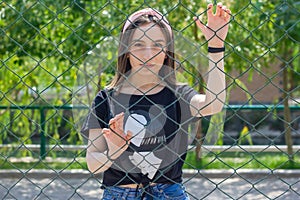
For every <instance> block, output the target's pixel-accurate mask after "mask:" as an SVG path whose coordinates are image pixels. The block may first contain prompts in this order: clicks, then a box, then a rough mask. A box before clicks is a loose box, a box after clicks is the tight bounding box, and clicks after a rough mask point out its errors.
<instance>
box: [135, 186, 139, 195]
mask: <svg viewBox="0 0 300 200" xmlns="http://www.w3.org/2000/svg"><path fill="white" fill-rule="evenodd" d="M139 188H140V185H139V184H137V186H136V189H135V197H137V194H138V191H139Z"/></svg>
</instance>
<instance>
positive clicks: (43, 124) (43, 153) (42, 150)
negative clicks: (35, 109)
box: [40, 106, 46, 159]
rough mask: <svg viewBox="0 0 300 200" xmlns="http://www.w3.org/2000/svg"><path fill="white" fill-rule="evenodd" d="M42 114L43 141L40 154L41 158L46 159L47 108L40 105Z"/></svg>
mask: <svg viewBox="0 0 300 200" xmlns="http://www.w3.org/2000/svg"><path fill="white" fill-rule="evenodd" d="M40 115H41V122H40V124H41V133H40V137H41V142H40V156H41V159H45V157H46V137H45V122H46V120H45V108H44V107H43V106H42V107H40Z"/></svg>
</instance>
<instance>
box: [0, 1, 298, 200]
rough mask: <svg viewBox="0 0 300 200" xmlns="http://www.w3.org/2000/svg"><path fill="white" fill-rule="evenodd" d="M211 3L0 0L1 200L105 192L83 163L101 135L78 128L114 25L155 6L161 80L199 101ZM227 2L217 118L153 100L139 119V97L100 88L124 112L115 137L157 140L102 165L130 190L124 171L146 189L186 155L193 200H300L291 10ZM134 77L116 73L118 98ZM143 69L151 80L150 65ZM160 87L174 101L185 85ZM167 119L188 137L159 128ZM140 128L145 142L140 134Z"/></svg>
mask: <svg viewBox="0 0 300 200" xmlns="http://www.w3.org/2000/svg"><path fill="white" fill-rule="evenodd" d="M208 3H213V4H214V5H216V4H217V2H216V1H200V0H189V1H188V0H182V1H179V0H178V1H168V0H158V1H134V0H126V1H121V2H120V1H106V0H98V1H82V0H73V1H51V0H36V1H35V0H29V1H23V0H11V1H0V34H1V43H0V51H1V53H0V58H1V64H0V199H99V198H101V194H102V193H103V190H102V189H100V187H101V185H103V173H102V172H101V173H97V174H96V173H94V172H93V171H97V170H98V169H100V168H101V167H103V166H101V165H98V166H97V167H96V168H93V170H91V168H88V166H87V162H86V157H85V156H86V150H87V148H88V147H91V146H93V145H94V144H96V141H97V140H101V138H102V139H103V135H102V133H101V132H100V131H99V130H100V129H99V128H100V127H93V129H95V128H97V129H96V130H97V131H98V132H96V135H99V136H97V137H94V138H93V139H91V137H90V138H89V137H88V134H87V135H86V134H82V133H81V128H82V127H83V126H84V122H85V120H86V117H87V116H88V114H89V113H90V112H91V111H93V109H94V108H95V107H96V110H97V105H98V106H99V104H102V102H98V104H97V105H96V106H95V104H94V107H93V106H92V105H93V102H94V99H95V97H96V94H97V93H98V92H99V91H100V90H102V89H103V88H105V87H106V86H107V85H108V84H109V83H110V82H111V81H112V80H113V77H114V74H115V73H116V72H117V68H116V66H117V65H118V63H117V60H118V57H119V56H121V55H120V54H118V48H119V43H120V42H121V40H120V34H121V30H122V26H123V24H124V23H125V22H126V20H127V19H128V17H129V16H130V15H131V14H132V13H134V12H135V11H137V10H140V9H143V8H153V9H157V10H158V11H160V12H161V13H162V14H163V16H164V17H166V18H167V19H168V21H169V23H170V25H171V27H172V29H173V33H174V36H173V42H174V52H171V53H174V58H175V61H174V60H173V61H174V62H175V69H176V70H175V71H176V74H175V75H174V74H173V73H172V72H168V73H167V74H165V78H166V77H171V76H176V80H177V81H178V82H181V83H186V84H187V85H189V86H190V87H192V88H194V90H195V91H197V92H199V93H203V94H204V93H208V92H211V91H210V88H209V87H208V84H207V81H208V78H209V76H210V74H213V73H215V72H213V71H215V70H217V69H218V65H219V64H220V62H222V61H221V60H222V59H221V60H219V61H218V62H215V63H214V65H215V67H213V68H212V69H209V67H208V63H209V62H210V63H211V62H213V61H212V60H211V58H209V56H208V52H207V47H208V42H207V41H206V40H205V38H204V36H203V34H202V33H201V31H200V29H199V28H197V26H196V24H195V22H194V20H193V17H194V16H197V17H198V18H199V19H200V20H201V21H203V22H204V23H206V21H207V14H206V12H207V4H208ZM223 5H226V6H227V7H228V8H230V10H231V14H230V21H229V33H228V37H227V38H226V41H225V49H226V50H225V52H224V57H223V59H224V63H225V70H223V71H222V72H221V73H219V75H220V74H221V76H224V75H225V78H226V87H225V89H223V90H222V91H219V93H217V94H214V96H215V97H214V98H215V101H219V102H220V101H221V96H222V94H223V93H224V92H226V93H227V95H226V100H225V99H224V102H222V104H224V107H223V110H222V111H221V112H219V113H217V114H213V115H208V116H203V117H201V118H199V119H198V120H194V119H192V117H188V118H186V119H185V121H180V120H177V119H174V118H172V117H170V116H169V115H168V113H165V112H167V111H166V110H168V109H169V110H170V109H173V108H174V107H175V108H174V109H175V110H176V109H178V108H177V107H178V103H176V101H174V102H171V103H169V104H167V105H157V104H155V102H152V103H153V105H154V106H152V107H151V109H149V111H148V112H147V114H145V115H142V114H141V113H142V111H141V113H130V111H132V110H134V109H136V108H134V106H136V104H138V103H139V101H138V100H132V98H133V99H134V98H136V96H139V95H130V97H128V98H127V97H126V98H125V97H124V94H123V97H122V98H121V97H120V96H122V93H121V94H117V93H114V94H110V93H107V95H108V97H109V99H110V101H109V104H108V105H109V106H110V105H113V107H114V108H113V109H112V110H111V111H112V112H113V111H116V112H117V113H118V112H119V111H120V110H124V112H125V114H124V115H125V119H126V120H125V119H124V124H125V125H124V128H125V130H127V125H128V124H129V125H128V126H130V123H133V124H134V125H135V130H136V131H137V133H138V134H139V137H133V138H132V139H131V143H133V144H134V145H135V148H137V147H139V146H140V145H141V144H143V145H144V147H145V149H147V147H148V146H147V145H149V144H154V143H155V144H158V145H156V146H155V148H154V149H153V148H152V149H151V150H149V149H148V150H145V149H143V150H142V152H140V153H137V152H133V151H132V149H131V148H132V146H129V147H128V149H129V150H127V151H124V152H123V154H121V155H120V156H121V157H119V159H118V160H115V159H114V160H113V161H111V160H107V161H106V162H113V163H114V164H113V165H112V168H114V169H118V170H120V171H122V174H123V175H124V177H122V178H123V179H126V180H127V179H129V180H131V181H133V182H134V180H136V179H135V178H134V176H133V175H134V174H144V176H147V177H148V178H153V179H152V180H154V181H153V182H155V180H160V178H163V177H164V176H166V172H167V171H168V170H169V169H170V166H171V167H172V166H173V164H174V163H176V162H178V161H182V162H183V185H184V186H185V187H186V191H187V194H188V195H189V197H190V199H300V192H299V191H300V178H299V177H300V172H299V169H300V156H299V155H300V150H299V149H300V128H299V127H300V117H299V116H300V111H299V110H300V102H299V99H300V90H299V85H300V84H299V83H300V76H299V72H300V56H299V47H300V45H299V41H300V22H299V21H300V15H299V13H300V2H299V1H297V0H272V1H267V0H254V1H251V0H245V1H234V0H227V1H224V2H223ZM141 30H142V29H141ZM141 30H140V31H141ZM166 31H169V30H166ZM144 36H146V37H147V33H145V34H144ZM148 39H149V40H150V43H151V42H153V43H154V42H155V43H157V41H153V40H152V39H151V38H150V37H149V38H148ZM138 48H139V47H138ZM155 48H157V49H159V48H161V46H155ZM153 51H154V50H153ZM160 53H161V50H160V51H158V52H157V55H159V54H160ZM123 54H126V52H123ZM157 55H155V56H157ZM131 56H132V54H131ZM135 58H136V57H135ZM151 59H153V57H151V58H149V60H151ZM136 60H138V58H136ZM166 71H168V70H167V69H166ZM219 72H220V71H219ZM138 73H139V71H138V70H137V71H136V72H133V73H131V74H130V73H129V74H124V76H123V77H121V79H124V80H125V81H124V84H123V85H122V86H123V87H124V88H125V89H124V91H126V84H125V82H126V80H130V79H132V77H135V76H134V75H135V74H138ZM142 73H143V72H142ZM148 73H150V74H149V76H151V75H152V76H153V73H155V71H154V70H153V71H151V70H149V72H148ZM147 76H148V75H147ZM146 78H148V77H146V76H145V79H146ZM167 79H168V78H166V80H167ZM215 84H222V83H215ZM129 86H131V88H132V87H136V90H137V91H140V89H141V88H138V87H137V85H129ZM151 90H154V91H158V90H157V88H151V89H150V93H151ZM170 91H171V92H172V94H173V93H176V95H178V96H179V98H182V99H184V97H182V96H180V95H181V94H182V93H183V92H182V91H179V92H178V90H176V89H175V88H172V87H170ZM118 96H119V97H120V98H117V97H118ZM125 96H126V95H125ZM150 96H151V95H150ZM178 96H177V97H178ZM140 97H142V98H141V99H140V101H148V102H151V101H153V99H151V98H150V97H149V95H146V94H144V95H140ZM168 98H170V96H166V97H165V98H162V99H160V101H161V102H165V99H168ZM132 101H133V102H132ZM184 103H185V104H188V105H189V104H191V102H189V101H186V100H185V101H183V104H184ZM208 106H209V105H208ZM181 108H183V107H181ZM203 109H205V108H203ZM102 110H103V106H102ZM107 110H108V109H107ZM97 112H98V111H97ZM101 112H104V111H100V113H101ZM200 112H201V111H200ZM117 113H116V114H117ZM180 113H181V118H182V119H184V117H185V116H189V115H188V114H187V113H189V111H188V110H180ZM98 114H99V113H98ZM113 114H114V113H113ZM141 116H142V117H141ZM145 116H147V117H148V118H149V119H148V118H147V119H146V118H145ZM97 117H99V116H98V115H97ZM143 117H144V118H143ZM103 119H106V118H105V117H103ZM103 119H99V118H98V119H97V122H99V124H103V127H105V126H107V125H108V120H103ZM182 119H181V120H182ZM101 120H102V121H101ZM125 121H126V122H125ZM146 121H150V123H148V122H147V123H146ZM135 122H138V124H137V123H135ZM144 122H145V123H144ZM187 122H192V123H187ZM127 123H128V124H127ZM151 123H152V124H154V125H151ZM165 123H171V124H173V126H174V127H177V128H176V129H175V130H177V131H175V133H177V132H178V130H180V131H181V132H180V134H181V135H184V136H182V137H180V138H179V139H178V137H177V135H179V133H178V134H177V135H176V134H175V135H171V136H170V135H169V137H167V136H166V135H164V134H161V132H162V131H160V130H163V127H164V124H165ZM187 124H188V126H187ZM131 126H132V124H131ZM185 126H186V129H185ZM103 127H102V128H103ZM107 127H108V126H107ZM110 128H111V127H110ZM170 129H172V126H170ZM107 130H109V129H107ZM111 130H112V128H111ZM128 130H130V129H128ZM143 131H144V132H143ZM148 133H150V134H151V133H152V134H154V136H155V137H154V136H153V135H152V136H149V137H148V138H146V137H143V136H141V135H140V134H142V135H143V134H148ZM94 134H95V133H94ZM157 134H158V135H157ZM159 134H161V135H159ZM99 138H100V139H99ZM145 138H146V139H145ZM176 138H177V140H176ZM183 139H184V140H185V141H184V140H183ZM157 141H160V142H157ZM172 141H176V142H172ZM174 143H176V145H175V144H174ZM124 145H126V144H124ZM150 146H151V145H150ZM93 149H94V150H95V149H96V150H98V151H99V152H100V153H99V154H101V156H102V157H103V155H104V154H106V153H108V152H106V151H104V150H103V147H99V146H95V145H94V147H93ZM162 149H163V150H162ZM103 152H104V153H103ZM115 154H118V151H116V152H115ZM184 155H186V158H184ZM111 156H112V157H114V154H113V155H111ZM122 156H123V157H122ZM126 156H127V157H126ZM125 157H126V158H125ZM128 158H130V159H128ZM126 160H130V161H131V162H128V163H126V162H125V161H126ZM101 162H103V160H102V161H101ZM162 163H163V164H162ZM105 164H107V163H104V164H103V165H105ZM89 169H90V170H89ZM157 172H158V173H157ZM178 173H179V172H178ZM175 175H176V174H175ZM173 176H174V175H173ZM110 178H112V177H108V178H107V180H108V182H109V181H112V180H111V179H110ZM119 181H122V180H119ZM172 181H174V180H172V179H170V180H168V182H172ZM136 184H140V183H138V182H137V183H136ZM116 185H118V184H116ZM145 192H146V193H148V192H149V190H146V191H145ZM166 198H167V197H166ZM119 199H122V197H119ZM124 199H125V198H124Z"/></svg>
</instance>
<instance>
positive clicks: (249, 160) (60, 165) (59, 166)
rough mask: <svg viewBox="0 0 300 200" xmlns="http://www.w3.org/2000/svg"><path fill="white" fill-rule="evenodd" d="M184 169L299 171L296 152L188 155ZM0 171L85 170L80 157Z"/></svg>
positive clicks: (9, 163)
mask: <svg viewBox="0 0 300 200" xmlns="http://www.w3.org/2000/svg"><path fill="white" fill-rule="evenodd" d="M184 168H185V169H271V170H274V169H300V152H297V153H296V154H294V162H291V161H289V159H288V156H287V155H286V154H284V153H252V154H251V153H226V152H225V153H224V152H223V153H214V154H212V153H211V154H207V155H205V156H203V157H202V159H201V160H200V161H197V160H196V156H195V153H194V152H189V153H188V155H187V158H186V161H185V164H184ZM0 169H56V170H65V169H87V165H86V161H85V158H84V157H76V158H49V157H47V158H46V159H44V160H40V159H38V158H32V157H27V158H9V159H3V158H0Z"/></svg>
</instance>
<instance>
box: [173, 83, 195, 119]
mask: <svg viewBox="0 0 300 200" xmlns="http://www.w3.org/2000/svg"><path fill="white" fill-rule="evenodd" d="M197 94H199V93H198V92H197V91H196V90H194V89H193V88H192V87H190V86H189V85H178V86H177V95H178V97H179V102H180V110H181V122H182V123H185V122H188V121H189V122H192V121H195V120H198V119H199V117H195V116H193V115H192V113H191V109H190V104H191V100H192V98H193V96H195V95H197Z"/></svg>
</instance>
